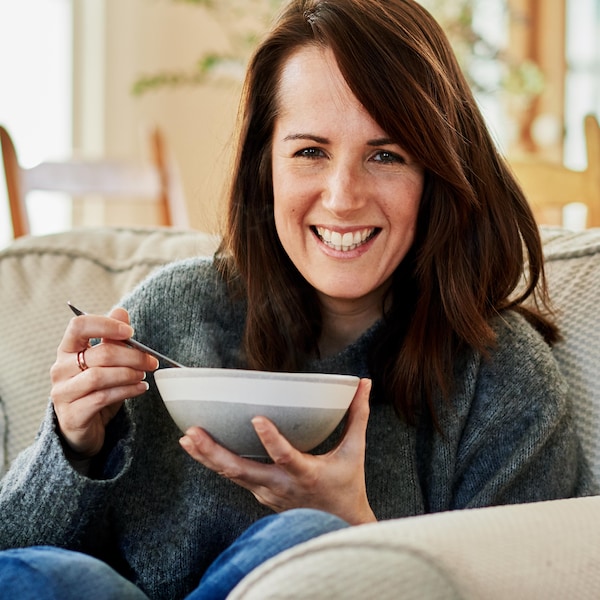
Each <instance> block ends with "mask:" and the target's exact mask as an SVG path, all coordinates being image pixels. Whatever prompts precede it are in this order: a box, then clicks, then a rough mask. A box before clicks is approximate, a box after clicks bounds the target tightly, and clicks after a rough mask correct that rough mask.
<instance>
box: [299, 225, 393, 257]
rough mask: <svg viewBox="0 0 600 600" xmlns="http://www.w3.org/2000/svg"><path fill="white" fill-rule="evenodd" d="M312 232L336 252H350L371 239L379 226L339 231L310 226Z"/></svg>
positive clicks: (378, 230)
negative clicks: (344, 231)
mask: <svg viewBox="0 0 600 600" xmlns="http://www.w3.org/2000/svg"><path fill="white" fill-rule="evenodd" d="M311 229H312V232H313V233H314V234H315V235H316V236H317V237H318V238H319V239H320V240H321V241H322V242H323V243H324V244H325V245H326V246H329V247H330V248H333V249H334V250H337V251H338V252H350V251H351V250H355V249H356V248H358V247H359V246H363V245H364V244H366V243H367V242H369V241H370V240H372V239H373V238H374V237H375V236H376V235H377V234H378V233H379V232H380V231H381V229H380V228H379V227H366V228H364V229H357V230H356V231H347V232H346V233H341V232H339V231H333V230H331V229H327V228H326V227H315V226H313V227H311Z"/></svg>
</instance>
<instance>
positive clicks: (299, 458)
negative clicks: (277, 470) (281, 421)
mask: <svg viewBox="0 0 600 600" xmlns="http://www.w3.org/2000/svg"><path fill="white" fill-rule="evenodd" d="M252 425H253V427H254V430H255V431H256V435H257V436H258V438H259V439H260V441H261V442H262V445H263V446H264V447H265V450H266V451H267V453H268V454H269V456H270V457H271V459H272V460H273V462H274V463H275V464H277V465H279V466H280V467H282V468H283V469H285V470H286V471H287V472H288V473H290V474H291V475H301V474H304V473H305V471H306V465H304V464H303V463H304V460H303V458H304V457H303V454H302V452H300V451H299V450H297V449H296V448H294V446H292V444H290V442H289V441H288V440H287V439H286V438H285V437H284V436H283V435H281V433H280V432H279V430H278V429H277V426H276V425H275V424H274V423H273V422H272V421H270V420H269V419H267V418H266V417H260V416H259V417H254V418H253V419H252Z"/></svg>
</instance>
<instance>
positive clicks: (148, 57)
mask: <svg viewBox="0 0 600 600" xmlns="http://www.w3.org/2000/svg"><path fill="white" fill-rule="evenodd" d="M76 4H77V3H76ZM76 24H77V27H76V31H77V32H78V33H77V35H76V37H75V46H76V50H75V55H76V57H77V60H76V63H75V85H76V93H75V102H74V104H75V110H74V119H75V123H74V137H75V145H76V146H77V147H78V148H81V149H82V150H83V151H85V152H86V153H97V154H101V153H104V154H106V155H109V156H114V157H142V156H143V155H144V150H143V144H142V139H143V131H144V129H145V128H147V127H149V126H150V125H158V126H159V127H161V129H162V130H163V131H164V133H165V134H166V137H167V140H168V143H169V146H170V148H171V150H172V151H173V153H174V154H175V157H176V159H177V162H178V164H179V168H180V171H181V174H182V178H183V184H184V191H185V193H186V197H187V201H188V207H189V211H190V216H191V221H192V226H194V227H196V228H198V229H202V230H207V231H216V230H217V229H218V226H219V215H220V214H221V212H222V205H223V199H224V195H225V190H224V185H225V181H226V179H227V170H228V167H229V165H230V160H231V153H230V150H231V145H232V144H231V142H232V136H233V131H234V127H235V118H236V112H237V105H238V99H239V92H240V83H239V82H237V83H236V82H232V81H221V82H219V83H213V84H211V85H208V84H207V85H203V86H196V87H185V88H181V89H161V90H158V91H152V92H148V93H146V94H145V95H142V96H141V97H138V96H134V95H133V94H132V91H131V88H132V84H133V82H134V80H135V79H136V78H137V77H138V76H139V75H141V74H146V73H155V72H157V71H161V70H163V69H165V70H168V69H170V70H181V69H184V68H187V67H191V66H193V64H194V62H195V61H196V60H197V59H198V57H199V56H200V55H201V54H202V53H203V52H205V51H211V50H214V51H226V50H227V38H226V37H225V36H224V35H223V33H222V32H221V31H220V29H219V27H218V25H217V24H216V23H215V22H214V21H213V20H212V19H211V18H210V15H209V14H207V13H206V12H205V11H204V9H202V8H199V7H195V6H191V5H188V4H184V3H177V2H173V1H172V0H80V3H79V5H78V10H77V13H76ZM78 49H79V51H78ZM90 215H91V216H90ZM98 218H103V220H104V222H105V223H106V224H116V223H124V222H134V223H139V224H142V225H143V224H149V222H152V214H151V213H150V212H149V211H148V210H147V209H143V210H140V207H135V206H134V207H133V210H128V209H127V208H126V207H124V206H123V204H122V203H117V202H115V203H113V205H111V206H109V207H108V208H107V209H106V210H104V214H103V217H101V216H100V215H98V214H97V213H94V211H93V210H92V211H91V213H90V211H88V216H87V219H88V220H89V219H92V220H97V219H98ZM81 219H82V220H83V221H84V222H85V220H86V216H85V215H83V216H81Z"/></svg>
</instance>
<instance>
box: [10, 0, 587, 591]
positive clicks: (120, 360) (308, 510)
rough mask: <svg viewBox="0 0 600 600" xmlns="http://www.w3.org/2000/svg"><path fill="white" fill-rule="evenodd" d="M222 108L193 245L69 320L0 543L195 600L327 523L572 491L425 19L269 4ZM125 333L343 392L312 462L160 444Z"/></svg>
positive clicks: (274, 443)
mask: <svg viewBox="0 0 600 600" xmlns="http://www.w3.org/2000/svg"><path fill="white" fill-rule="evenodd" d="M392 48H393V52H391V51H390V49H392ZM242 98H243V100H242V107H241V111H240V116H241V123H240V128H239V140H238V144H237V156H236V161H235V164H234V169H233V172H232V183H231V189H230V195H229V200H228V220H227V225H226V227H225V230H224V232H223V241H222V244H221V246H220V248H219V250H218V252H217V254H216V255H215V256H214V257H212V258H210V259H202V258H196V259H188V260H185V261H181V262H178V263H175V264H172V265H168V266H167V267H165V268H163V269H161V270H159V271H157V272H155V273H154V274H153V275H152V276H150V277H149V278H148V279H147V280H146V281H144V282H143V283H141V284H140V285H139V286H138V287H137V289H135V290H134V291H133V292H132V293H131V294H129V295H128V296H127V297H126V298H124V299H123V301H122V303H121V304H122V305H121V306H120V307H118V308H114V309H113V310H112V311H111V313H110V314H109V315H108V316H103V315H91V314H88V315H82V316H79V317H76V318H75V319H74V320H73V321H71V323H70V324H69V325H68V326H67V328H66V330H65V333H64V336H63V338H62V341H61V342H60V344H59V347H58V350H57V354H56V361H55V363H54V365H53V366H52V369H51V382H52V387H51V404H50V406H49V409H48V413H47V416H46V419H45V421H44V423H43V425H42V428H41V430H40V434H39V436H38V438H37V440H36V442H35V443H34V444H33V445H32V446H31V447H30V448H29V449H28V450H26V451H25V452H24V454H23V455H22V456H21V457H20V459H18V460H17V461H15V464H14V465H13V467H12V468H11V470H10V471H9V472H8V474H7V475H6V477H5V479H3V481H2V487H1V489H0V511H2V514H6V515H10V516H11V520H10V522H3V528H2V529H1V530H0V547H4V548H7V547H10V546H15V545H17V546H38V545H44V544H45V545H48V544H51V545H52V544H54V545H57V546H62V547H68V548H69V549H70V550H78V551H83V552H86V553H90V554H93V555H95V556H102V557H106V559H107V560H110V561H112V562H111V566H112V567H113V578H112V579H113V582H115V581H120V580H119V576H118V575H117V573H119V572H120V573H121V574H122V575H125V576H126V577H127V578H128V579H129V580H130V581H132V582H134V583H135V587H134V590H133V591H132V593H131V596H130V597H132V598H133V597H136V594H135V592H136V591H139V590H140V589H141V590H143V592H144V593H147V594H148V595H149V596H150V597H153V598H183V597H186V598H187V600H193V599H196V598H198V599H200V598H203V599H204V598H215V599H216V598H225V597H226V596H227V594H228V593H229V591H230V590H231V589H232V587H233V586H235V585H236V583H237V582H238V581H239V580H240V579H241V577H242V576H243V575H244V574H245V573H246V572H248V571H250V570H251V569H252V568H254V567H255V566H256V565H258V564H260V563H261V562H263V561H264V560H266V559H267V558H269V557H271V556H273V554H275V553H278V552H280V551H282V550H284V549H285V548H288V547H290V546H293V545H295V544H298V543H300V542H302V541H304V540H306V539H307V538H311V537H315V536H317V535H320V534H323V533H325V532H328V531H333V530H336V529H340V528H342V527H348V526H349V525H358V524H363V523H370V522H373V521H375V520H380V519H393V518H401V517H406V516H409V515H417V514H423V513H428V512H437V511H449V510H456V509H465V508H474V507H479V506H490V505H495V504H505V503H510V504H514V503H519V502H532V501H535V500H544V499H553V498H563V497H570V496H577V495H585V494H590V493H593V492H594V491H595V489H594V484H593V482H592V481H591V480H590V473H589V470H588V469H587V468H586V464H585V459H584V457H583V454H582V451H581V448H580V446H579V441H578V438H577V437H576V433H575V431H574V428H573V426H572V417H571V405H570V401H569V397H568V387H567V385H566V383H565V381H564V379H563V377H562V375H561V373H560V370H559V368H558V365H557V363H556V360H555V358H554V356H553V355H552V352H551V349H550V343H551V342H552V341H554V340H555V339H556V333H557V331H556V327H555V325H554V322H553V321H552V319H551V318H550V317H549V315H548V313H547V311H546V308H547V306H546V302H547V294H546V289H545V281H544V268H543V256H542V247H541V242H540V237H539V231H538V228H537V226H536V223H535V220H534V218H533V215H532V213H531V211H530V209H529V207H528V204H527V202H526V200H525V198H524V196H523V193H522V191H521V190H520V188H519V186H518V185H517V183H516V181H515V180H514V178H513V176H512V175H511V171H510V170H509V169H508V167H507V165H506V164H505V162H504V161H503V159H502V158H501V156H500V155H499V154H498V151H497V149H496V146H495V144H494V142H493V140H492V138H491V136H490V134H489V132H488V130H487V129H486V126H485V123H484V120H483V117H482V115H481V113H480V111H479V109H478V106H477V103H476V101H475V99H474V97H473V95H472V93H471V91H470V88H469V86H468V83H467V81H466V79H465V77H464V75H463V74H462V72H461V71H460V69H459V67H458V63H457V61H456V59H455V57H454V55H453V53H452V51H451V49H450V46H449V43H448V40H447V39H446V37H445V35H444V33H443V31H442V30H441V28H440V27H439V25H438V24H437V23H436V21H435V20H434V19H433V18H432V17H431V15H430V14H429V13H428V12H427V11H426V10H425V9H424V8H423V7H422V5H421V4H420V3H418V2H416V1H414V0H387V1H386V2H381V1H380V0H336V1H335V2H331V1H329V0H290V1H289V2H288V3H287V4H286V6H285V9H284V10H283V12H282V13H281V15H280V17H279V18H278V19H277V20H276V22H275V23H274V25H273V29H272V30H271V31H270V32H269V33H268V34H267V35H266V36H265V38H264V40H263V42H262V43H261V44H260V45H259V47H258V49H257V51H256V53H255V54H254V56H253V58H252V60H251V62H250V65H249V68H248V73H247V78H246V82H245V88H244V94H243V97H242ZM524 281H525V284H523V282H524ZM129 323H131V326H130V325H129ZM132 327H133V328H135V338H136V339H137V340H139V341H140V342H142V343H144V344H146V345H147V346H149V347H151V348H155V349H157V350H159V351H160V352H162V353H164V354H166V355H168V356H170V357H172V358H173V359H175V360H177V361H178V362H180V363H182V364H185V365H189V366H190V367H218V368H224V369H250V370H258V371H291V372H304V373H308V372H313V373H314V372H317V373H334V374H339V375H353V376H355V377H358V378H359V380H360V381H359V383H358V387H357V388H356V392H355V393H354V396H353V399H352V402H351V403H350V406H349V408H348V411H347V414H346V418H345V422H344V425H343V426H341V427H339V428H338V429H337V430H336V431H334V432H333V434H332V435H331V436H330V437H329V438H328V439H327V440H325V441H324V442H323V443H322V444H321V445H320V446H318V447H317V448H316V449H315V450H314V451H311V452H303V451H301V450H300V449H298V448H296V447H294V445H293V444H291V443H290V440H288V439H287V438H286V437H285V436H284V435H282V433H281V432H280V430H279V429H278V427H277V425H276V423H275V422H273V421H271V420H270V419H268V418H266V416H265V415H264V414H260V413H259V414H255V415H249V416H248V418H249V419H250V420H251V424H252V428H253V429H254V432H255V433H256V436H257V437H258V439H259V440H260V442H261V444H262V446H263V447H264V449H265V450H266V452H267V453H268V455H269V459H268V460H266V461H255V460H251V459H249V458H246V457H243V456H240V455H238V454H236V453H235V452H232V451H231V450H230V449H228V448H226V447H225V446H223V445H221V444H220V443H219V442H218V441H217V440H215V439H214V438H212V437H211V436H210V435H209V433H208V432H207V431H206V430H205V429H203V428H202V423H200V422H199V423H197V426H191V427H189V428H188V429H187V430H186V431H185V433H184V435H183V437H181V434H180V431H179V430H178V428H177V426H176V425H175V423H174V422H173V421H172V420H171V419H170V418H169V415H168V411H167V410H166V408H165V405H164V402H163V401H162V399H161V397H160V394H159V392H158V390H157V388H156V385H155V380H154V378H153V377H147V378H146V375H145V372H146V371H151V370H153V369H155V368H156V367H157V365H156V361H155V360H154V359H153V358H151V357H150V356H148V355H147V354H144V353H142V352H140V351H139V350H136V349H134V348H131V347H128V346H126V345H125V344H123V341H126V340H127V339H128V338H130V337H131V335H132V333H133V332H132ZM90 338H92V339H96V338H98V339H100V340H101V341H100V343H98V344H96V345H94V346H91V347H89V348H88V344H89V340H90ZM83 353H85V364H86V365H87V366H88V367H89V368H85V369H84V370H81V366H82V362H81V360H80V361H79V363H78V357H79V358H81V357H82V356H83ZM290 395H291V393H290ZM138 396H140V398H139V399H138V398H137V397H138ZM82 463H83V465H82ZM48 481H52V482H53V485H52V486H51V487H50V486H48V485H47V482H48ZM28 499H30V500H28ZM279 513H282V514H279ZM48 515H51V516H52V518H51V519H50V521H49V522H50V525H48V519H49V516H48ZM262 517H266V518H262ZM157 523H158V524H160V526H157ZM106 532H110V535H106ZM173 540H176V541H177V542H176V543H175V544H174V543H173ZM39 552H40V550H39V548H38V549H37V550H36V549H35V548H33V549H32V550H31V552H30V553H29V554H28V556H29V558H30V559H31V561H32V562H33V561H35V563H36V564H39V563H38V561H37V558H38V557H39V554H38V553H39ZM57 554H58V553H57ZM44 556H45V557H46V558H45V559H44V561H45V562H44V564H45V565H46V566H47V567H48V568H49V569H52V568H55V563H53V561H52V554H50V558H49V559H48V555H47V554H44ZM61 556H62V555H61ZM3 558H4V559H5V560H9V558H10V551H9V552H8V553H1V552H0V576H1V575H2V572H3V570H2V565H3V563H2V560H3ZM77 562H78V561H77V560H76V555H75V554H74V556H73V564H74V565H76V564H77ZM65 571H67V572H68V573H69V574H70V575H71V576H72V577H77V574H78V572H80V571H78V570H77V569H75V570H72V571H71V570H68V569H61V573H63V572H65ZM98 571H99V572H102V573H105V571H100V568H98ZM105 576H106V575H103V577H105ZM78 579H79V580H81V579H84V578H83V577H78ZM0 584H1V581H0ZM61 597H65V598H67V597H68V596H67V594H64V595H61ZM86 597H87V596H86Z"/></svg>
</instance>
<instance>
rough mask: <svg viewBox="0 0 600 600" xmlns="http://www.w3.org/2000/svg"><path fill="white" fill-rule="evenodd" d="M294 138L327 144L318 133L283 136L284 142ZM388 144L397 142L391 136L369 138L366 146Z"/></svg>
mask: <svg viewBox="0 0 600 600" xmlns="http://www.w3.org/2000/svg"><path fill="white" fill-rule="evenodd" d="M294 140H311V141H313V142H316V143H317V144H329V140H328V139H327V138H324V137H322V136H320V135H315V134H312V133H292V134H290V135H286V136H285V137H284V138H283V141H284V142H290V141H294ZM390 145H397V144H396V142H394V140H392V138H389V137H382V138H376V139H374V140H369V141H368V142H367V146H390Z"/></svg>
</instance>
